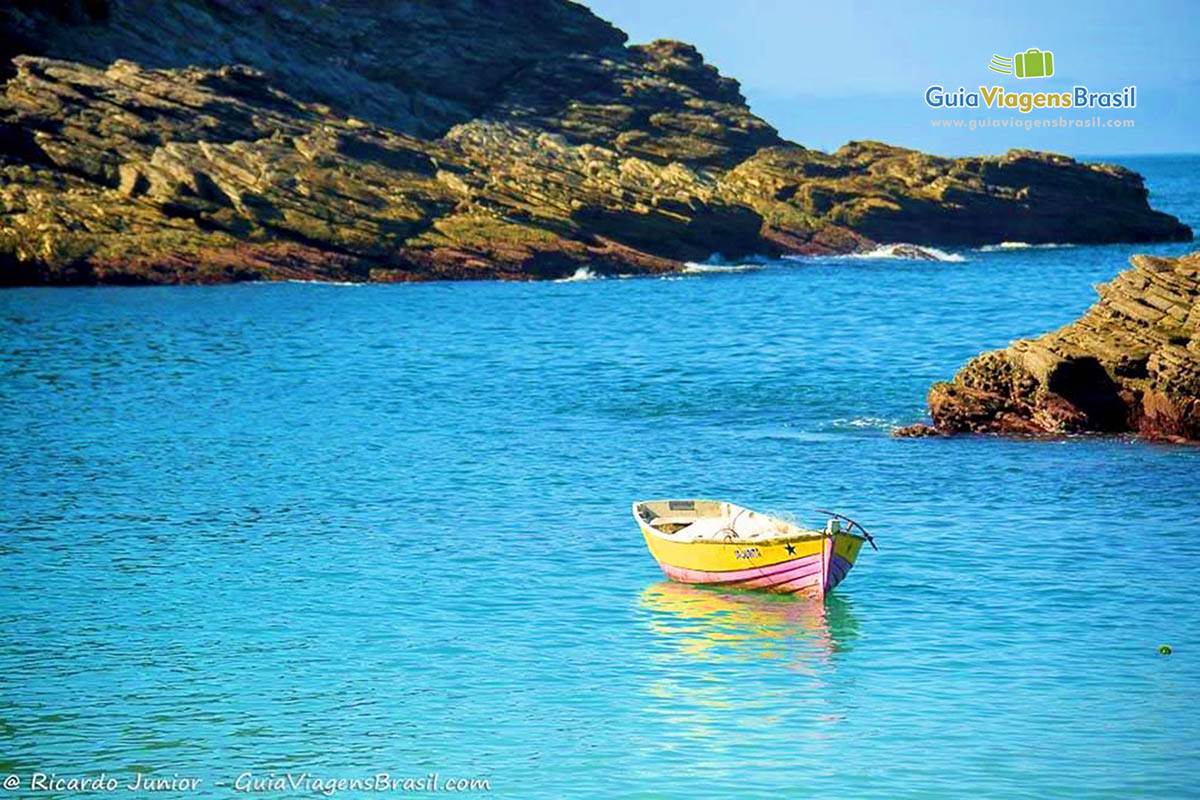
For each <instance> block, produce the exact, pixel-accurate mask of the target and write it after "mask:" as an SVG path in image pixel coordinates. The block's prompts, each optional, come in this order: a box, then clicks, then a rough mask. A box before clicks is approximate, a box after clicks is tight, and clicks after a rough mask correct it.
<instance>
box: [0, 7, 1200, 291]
mask: <svg viewBox="0 0 1200 800" xmlns="http://www.w3.org/2000/svg"><path fill="white" fill-rule="evenodd" d="M0 30H2V32H3V34H4V39H3V40H4V44H5V47H7V48H8V50H9V52H8V54H10V55H11V54H14V53H16V54H18V55H16V57H15V58H14V59H13V60H12V62H11V68H10V71H9V73H8V79H7V83H6V84H5V86H4V92H3V98H0V139H2V140H3V141H4V146H3V149H2V150H0V282H2V283H7V284H26V283H163V282H213V281H230V280H244V279H277V278H304V279H316V280H352V281H367V280H372V281H403V280H427V279H438V278H495V277H499V278H512V279H530V278H554V277H561V276H564V275H570V274H572V273H573V272H575V271H576V270H577V269H579V268H581V267H586V268H588V269H590V270H593V271H594V272H597V273H616V272H622V273H653V272H664V271H673V270H679V269H681V268H683V266H684V262H686V261H687V260H694V259H703V258H705V257H707V256H709V255H710V254H712V253H713V252H720V253H723V254H725V255H728V256H738V255H744V254H750V253H758V254H765V255H778V254H783V253H835V252H852V251H855V250H860V249H864V248H869V247H872V246H874V242H875V241H888V242H895V241H905V242H913V243H917V244H921V243H929V244H946V243H949V244H956V245H974V244H985V243H989V242H996V241H1001V240H1005V239H1007V240H1022V241H1028V242H1047V241H1076V242H1104V241H1113V240H1139V241H1140V240H1153V239H1179V238H1190V236H1191V231H1190V230H1189V229H1188V228H1187V227H1186V226H1184V225H1181V224H1180V223H1179V222H1178V221H1177V220H1175V219H1174V218H1173V217H1170V216H1168V215H1165V214H1161V213H1159V212H1156V211H1153V210H1151V209H1150V207H1149V205H1148V203H1147V193H1146V190H1145V188H1144V186H1143V185H1142V181H1141V179H1140V177H1138V176H1137V175H1136V174H1134V173H1132V172H1129V171H1127V170H1124V169H1122V168H1120V167H1111V166H1097V165H1086V164H1080V163H1077V162H1075V161H1073V160H1071V159H1069V158H1064V157H1061V156H1051V155H1047V154H1037V153H1028V152H1023V151H1013V152H1010V153H1009V154H1007V155H1005V156H998V157H987V158H969V159H944V158H937V157H934V156H928V155H924V154H921V153H917V152H915V151H911V150H905V149H902V148H896V147H889V146H886V145H882V144H878V143H873V142H858V143H851V144H849V145H847V146H846V147H843V148H842V149H841V150H839V151H837V152H835V153H832V154H826V153H821V152H817V151H813V150H808V149H805V148H803V147H800V146H798V145H795V144H791V143H788V142H786V141H784V140H782V139H781V138H780V137H779V135H778V133H777V132H776V131H775V129H774V128H772V127H771V126H770V125H769V124H767V123H766V122H764V121H763V120H761V119H759V118H758V117H756V116H755V115H753V114H752V113H751V112H750V110H749V108H748V107H747V106H746V103H745V101H744V99H743V97H742V96H741V94H740V91H739V89H738V85H737V82H736V81H734V80H732V79H730V78H727V77H723V76H721V75H720V74H719V73H718V72H717V70H716V69H715V68H713V67H712V66H710V65H708V64H705V63H704V60H703V58H702V57H701V56H700V54H699V53H698V52H697V51H696V50H695V48H693V47H691V46H690V45H686V44H683V43H680V42H669V41H659V42H654V43H651V44H649V45H641V46H625V44H624V40H625V36H624V34H623V33H621V32H620V31H619V30H617V29H615V28H613V27H612V26H611V25H609V24H608V23H606V22H604V21H602V20H600V19H598V18H596V17H595V16H594V15H592V14H591V13H590V12H589V11H587V10H586V9H585V8H583V7H582V6H578V5H575V4H573V3H570V2H566V1H565V0H535V1H534V2H530V3H522V4H510V3H499V2H492V0H448V2H445V3H436V4H434V3H423V2H416V0H386V1H382V0H381V2H376V3H369V4H367V3H349V2H328V0H295V1H294V2H290V3H287V4H280V3H273V2H268V0H194V2H187V3H160V2H153V1H152V0H56V2H54V3H41V2H32V0H27V1H26V2H17V3H15V4H9V5H6V6H5V7H4V8H0ZM29 53H32V55H30V54H29Z"/></svg>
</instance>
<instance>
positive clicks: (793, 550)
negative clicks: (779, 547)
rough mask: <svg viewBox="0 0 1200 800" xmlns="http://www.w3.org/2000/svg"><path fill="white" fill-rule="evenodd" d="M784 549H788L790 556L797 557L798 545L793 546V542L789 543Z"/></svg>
mask: <svg viewBox="0 0 1200 800" xmlns="http://www.w3.org/2000/svg"><path fill="white" fill-rule="evenodd" d="M784 547H786V548H787V551H788V555H789V556H794V555H796V545H794V544H792V543H791V542H788V543H787V544H785V545H784Z"/></svg>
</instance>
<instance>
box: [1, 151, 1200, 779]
mask: <svg viewBox="0 0 1200 800" xmlns="http://www.w3.org/2000/svg"><path fill="white" fill-rule="evenodd" d="M1121 160H1122V161H1123V163H1126V164H1128V165H1130V166H1131V167H1133V168H1135V169H1138V170H1140V171H1142V172H1143V173H1145V174H1146V175H1147V176H1148V177H1149V181H1150V186H1151V188H1152V190H1153V191H1154V202H1155V203H1156V205H1158V206H1159V207H1162V208H1165V209H1167V210H1170V211H1172V212H1174V213H1176V214H1179V215H1180V216H1181V217H1183V218H1184V219H1185V221H1187V222H1189V223H1190V224H1192V225H1193V226H1195V227H1197V228H1198V229H1200V191H1198V184H1197V183H1196V181H1195V175H1196V174H1197V172H1198V170H1200V158H1197V157H1186V158H1166V157H1159V158H1149V159H1134V158H1124V159H1121ZM1190 248H1191V245H1187V244H1173V245H1158V246H1150V247H1146V246H1140V247H1138V246H1112V247H1089V248H1085V247H1069V248H1044V249H1043V248H1038V249H1011V250H1005V251H1000V252H979V251H963V252H961V253H960V255H961V256H962V257H963V259H964V260H962V261H948V262H939V263H913V262H905V261H898V260H887V259H849V258H840V259H825V260H819V259H818V260H806V261H792V262H781V263H774V264H767V265H763V266H762V267H761V268H760V269H758V270H756V271H745V272H738V273H732V274H712V273H710V274H703V275H693V276H687V277H681V278H672V279H645V280H640V279H639V280H600V281H584V282H571V283H558V284H553V283H547V284H532V285H513V284H499V283H482V284H437V285H423V286H370V287H338V286H319V285H294V284H284V285H245V286H232V287H214V288H150V289H133V290H130V289H70V290H41V289H22V290H12V291H5V292H3V293H0V326H2V330H0V371H2V378H0V469H2V470H3V475H2V480H0V492H2V498H3V502H2V503H0V638H2V643H0V676H3V677H2V678H0V773H17V774H21V775H27V774H28V773H30V772H32V771H34V770H42V771H46V772H50V771H53V772H56V773H57V774H58V775H60V776H73V775H83V774H94V773H96V772H99V771H101V770H103V771H105V772H107V773H108V774H110V775H114V774H115V775H119V776H122V777H123V778H127V777H128V776H129V775H131V774H132V773H133V772H137V771H141V772H148V771H152V772H154V773H155V774H156V775H160V776H166V777H170V776H171V775H173V774H179V775H184V776H186V775H194V776H197V777H201V778H203V779H204V781H205V783H204V784H203V785H202V786H201V788H200V792H199V794H200V795H204V796H220V797H229V796H233V792H232V789H230V788H229V787H228V786H225V787H215V786H213V783H214V782H225V783H231V782H232V781H233V780H234V779H235V778H236V777H237V776H238V775H239V774H241V773H244V772H253V773H254V774H255V775H256V776H263V777H266V776H270V775H271V774H275V775H284V774H286V773H288V772H292V773H300V772H303V771H305V770H307V771H309V772H310V773H312V774H314V775H319V776H323V777H354V776H359V775H365V774H371V773H374V772H379V771H387V772H389V773H391V774H392V775H393V776H421V775H424V774H426V773H428V772H435V771H436V772H438V773H439V775H440V776H442V777H443V778H445V777H486V778H489V779H490V781H491V786H492V792H491V795H490V796H498V797H514V798H550V797H561V796H596V797H631V798H633V797H637V798H656V797H678V796H683V795H686V794H693V795H695V796H698V797H730V796H739V797H770V798H778V797H797V796H800V795H801V793H804V794H809V793H811V794H812V795H813V796H825V797H829V796H835V795H836V796H842V797H880V798H884V797H900V796H903V797H929V798H935V797H946V798H957V797H963V796H968V795H969V794H976V795H979V796H984V797H1029V798H1045V797H1080V796H1088V797H1112V798H1126V797H1132V796H1155V797H1185V796H1197V792H1198V790H1197V787H1196V778H1197V776H1200V744H1198V742H1200V714H1198V713H1197V709H1196V698H1197V695H1198V694H1200V666H1198V665H1200V660H1198V658H1197V656H1198V655H1200V611H1198V610H1197V606H1196V603H1195V592H1196V576H1197V574H1198V572H1197V570H1198V569H1200V530H1198V528H1200V478H1198V476H1200V449H1190V448H1182V447H1168V446H1155V445H1147V444H1141V443H1136V442H1133V441H1129V440H1125V439H1088V438H1077V439H1068V440H1062V441H1006V440H1001V439H993V438H957V439H950V440H897V439H893V438H891V437H890V436H889V431H890V429H891V427H892V426H894V425H898V424H906V423H908V422H912V421H915V420H916V419H919V418H920V417H921V416H922V414H923V412H924V404H923V399H924V394H925V391H926V389H927V388H928V386H929V384H930V383H931V382H932V381H934V380H938V379H943V378H947V377H949V376H950V375H952V374H953V372H954V371H955V370H956V369H957V368H958V367H959V366H960V365H961V364H962V363H963V362H964V361H966V360H967V359H968V358H969V357H971V356H972V355H974V354H976V353H978V352H979V351H981V350H984V349H986V348H994V347H999V346H1003V345H1005V344H1006V343H1007V342H1009V341H1010V340H1011V339H1013V338H1017V337H1020V336H1028V335H1034V334H1037V333H1040V332H1042V331H1045V330H1048V329H1050V328H1053V327H1056V326H1059V325H1062V324H1065V323H1067V322H1069V321H1071V320H1072V319H1074V318H1075V317H1077V316H1078V315H1079V313H1080V312H1081V311H1082V310H1083V309H1084V308H1086V307H1087V306H1088V305H1089V304H1090V303H1091V302H1092V299H1093V297H1094V294H1093V290H1092V288H1091V286H1092V285H1093V284H1094V283H1097V282H1101V281H1104V280H1107V279H1108V278H1110V277H1111V276H1113V275H1114V274H1115V273H1116V272H1117V271H1118V270H1119V269H1121V268H1122V266H1123V265H1124V263H1125V261H1126V259H1127V257H1128V255H1129V254H1130V253H1132V252H1139V251H1149V252H1159V253H1181V252H1185V251H1187V250H1188V249H1190ZM672 495H683V496H713V497H719V498H727V499H731V500H735V501H737V502H740V503H743V504H747V505H751V506H754V507H758V508H763V509H783V510H792V511H795V512H798V514H799V516H800V517H801V518H802V519H812V520H813V521H817V519H818V518H815V517H812V516H811V515H810V514H808V510H809V509H812V508H820V507H834V508H837V509H840V510H842V511H844V512H847V513H851V514H852V515H853V516H855V517H857V518H859V519H860V520H861V521H863V522H864V523H865V524H866V525H867V527H868V528H869V529H871V530H872V532H873V533H875V534H876V536H877V538H878V539H879V541H880V545H881V550H880V552H878V553H873V552H870V551H866V552H864V554H863V556H862V557H861V558H860V560H859V564H858V566H857V568H856V569H855V571H854V572H853V573H852V574H851V576H850V577H849V579H848V580H847V582H846V583H844V584H843V585H842V586H841V587H839V589H838V590H837V592H836V593H835V596H833V597H832V598H831V599H830V600H829V602H828V603H827V604H826V605H824V606H817V605H812V604H809V603H806V602H803V601H800V602H797V601H791V600H779V599H773V598H769V597H760V596H756V595H748V594H723V593H720V592H714V591H705V590H697V589H690V588H687V587H682V586H678V585H673V584H668V583H664V582H663V581H662V579H661V575H660V573H659V572H658V570H657V568H656V567H655V565H654V562H653V561H652V560H651V559H650V557H649V555H648V554H647V553H646V551H645V547H644V544H643V543H642V541H641V537H640V535H639V534H638V531H637V529H636V527H635V526H634V524H633V522H632V520H631V519H630V517H629V511H628V509H629V504H630V502H631V501H633V500H635V499H638V498H647V497H657V496H672ZM1161 643H1169V644H1171V645H1172V646H1173V647H1174V650H1175V652H1174V655H1172V656H1170V657H1162V656H1160V655H1158V652H1157V648H1158V645H1159V644H1161ZM39 796H53V795H51V794H42V795H39ZM172 796H179V795H172ZM193 796H194V795H193ZM270 796H285V795H283V794H275V795H270ZM295 796H312V794H311V793H309V794H308V795H304V793H297V794H296V795H295ZM343 796H367V795H363V794H361V793H354V792H349V793H345V794H343Z"/></svg>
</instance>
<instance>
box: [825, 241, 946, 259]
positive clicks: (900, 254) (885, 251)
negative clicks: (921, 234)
mask: <svg viewBox="0 0 1200 800" xmlns="http://www.w3.org/2000/svg"><path fill="white" fill-rule="evenodd" d="M849 257H850V258H895V259H900V260H903V261H966V260H967V259H966V258H965V257H964V256H962V255H961V254H959V253H951V252H948V251H946V250H939V249H938V248H936V247H928V246H926V245H921V244H906V243H903V242H901V243H897V244H881V245H879V246H878V247H876V248H875V249H874V250H868V251H867V252H865V253H852V254H850V256H849Z"/></svg>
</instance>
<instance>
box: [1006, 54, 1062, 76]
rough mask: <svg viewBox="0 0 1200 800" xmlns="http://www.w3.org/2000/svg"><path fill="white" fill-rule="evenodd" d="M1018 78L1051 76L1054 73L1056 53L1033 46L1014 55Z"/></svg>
mask: <svg viewBox="0 0 1200 800" xmlns="http://www.w3.org/2000/svg"><path fill="white" fill-rule="evenodd" d="M1013 62H1014V65H1015V67H1016V69H1015V74H1016V76H1017V77H1018V78H1049V77H1050V76H1051V75H1053V74H1054V53H1051V52H1050V51H1049V50H1038V49H1037V48H1036V47H1031V48H1029V49H1028V50H1026V51H1025V52H1024V53H1017V54H1016V55H1015V56H1013Z"/></svg>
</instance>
